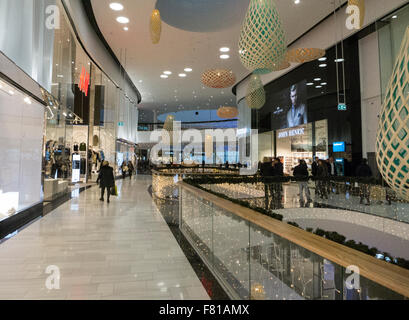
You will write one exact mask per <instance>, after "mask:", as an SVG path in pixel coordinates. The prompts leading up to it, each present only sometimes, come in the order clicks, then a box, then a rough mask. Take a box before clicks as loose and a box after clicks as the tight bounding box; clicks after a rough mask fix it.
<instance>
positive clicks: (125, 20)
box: [116, 17, 129, 23]
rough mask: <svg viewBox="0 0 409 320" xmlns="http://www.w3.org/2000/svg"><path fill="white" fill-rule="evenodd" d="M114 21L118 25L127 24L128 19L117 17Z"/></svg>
mask: <svg viewBox="0 0 409 320" xmlns="http://www.w3.org/2000/svg"><path fill="white" fill-rule="evenodd" d="M116 21H118V22H119V23H129V19H128V18H127V17H118V18H116Z"/></svg>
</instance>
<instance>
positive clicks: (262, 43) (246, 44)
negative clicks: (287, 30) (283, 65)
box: [239, 0, 287, 73]
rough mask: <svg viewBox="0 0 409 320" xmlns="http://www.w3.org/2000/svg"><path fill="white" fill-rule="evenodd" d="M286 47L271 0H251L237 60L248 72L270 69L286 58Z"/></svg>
mask: <svg viewBox="0 0 409 320" xmlns="http://www.w3.org/2000/svg"><path fill="white" fill-rule="evenodd" d="M286 49H287V45H286V40H285V35H284V30H283V28H282V24H281V20H280V17H279V15H278V12H277V8H276V5H275V3H274V1H273V0H251V1H250V5H249V8H248V11H247V14H246V17H245V20H244V22H243V26H242V30H241V34H240V40H239V54H240V60H241V62H242V64H243V65H244V67H246V68H247V69H248V70H250V71H254V70H264V71H268V70H272V68H273V67H274V66H275V65H276V64H277V63H279V62H280V61H282V60H283V59H284V58H285V53H286ZM259 73H261V72H259ZM264 73H266V72H264Z"/></svg>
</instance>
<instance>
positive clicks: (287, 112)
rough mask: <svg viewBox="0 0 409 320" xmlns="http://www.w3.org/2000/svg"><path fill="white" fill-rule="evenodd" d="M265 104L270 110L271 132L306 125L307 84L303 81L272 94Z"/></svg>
mask: <svg viewBox="0 0 409 320" xmlns="http://www.w3.org/2000/svg"><path fill="white" fill-rule="evenodd" d="M267 103H268V104H269V105H270V106H271V109H272V111H271V116H272V119H271V129H272V130H279V129H286V128H292V127H297V126H300V125H303V124H307V123H308V108H307V82H306V81H305V80H304V81H301V82H299V83H296V84H293V85H291V86H290V87H289V88H287V89H285V90H282V91H279V92H277V93H273V94H272V95H271V96H270V97H269V99H268V101H267Z"/></svg>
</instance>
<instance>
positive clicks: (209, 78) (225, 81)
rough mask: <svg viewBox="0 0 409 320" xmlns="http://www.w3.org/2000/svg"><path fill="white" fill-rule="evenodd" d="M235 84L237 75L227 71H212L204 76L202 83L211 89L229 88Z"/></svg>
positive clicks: (204, 73)
mask: <svg viewBox="0 0 409 320" xmlns="http://www.w3.org/2000/svg"><path fill="white" fill-rule="evenodd" d="M235 82H236V76H235V74H234V73H233V71H231V70H227V69H210V70H207V71H205V72H203V74H202V83H203V84H204V85H205V86H206V87H210V88H217V89H223V88H228V87H231V86H232V85H234V83H235Z"/></svg>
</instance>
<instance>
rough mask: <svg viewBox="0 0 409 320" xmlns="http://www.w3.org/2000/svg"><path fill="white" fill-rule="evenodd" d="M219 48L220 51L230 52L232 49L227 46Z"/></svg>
mask: <svg viewBox="0 0 409 320" xmlns="http://www.w3.org/2000/svg"><path fill="white" fill-rule="evenodd" d="M219 50H220V52H229V51H230V49H229V48H227V47H223V48H220V49H219Z"/></svg>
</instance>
